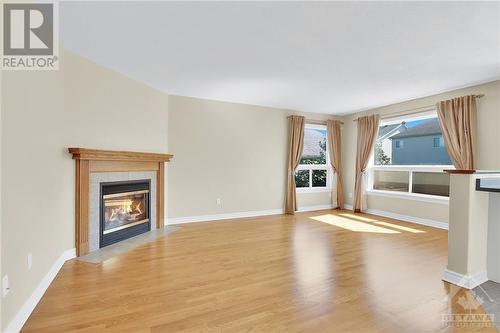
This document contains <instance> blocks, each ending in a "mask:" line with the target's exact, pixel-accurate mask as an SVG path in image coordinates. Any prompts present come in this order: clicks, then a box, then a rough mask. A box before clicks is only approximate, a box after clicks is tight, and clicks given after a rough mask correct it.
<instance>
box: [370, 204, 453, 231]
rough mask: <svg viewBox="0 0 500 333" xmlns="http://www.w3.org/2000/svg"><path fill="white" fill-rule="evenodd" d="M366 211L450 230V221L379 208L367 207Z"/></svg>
mask: <svg viewBox="0 0 500 333" xmlns="http://www.w3.org/2000/svg"><path fill="white" fill-rule="evenodd" d="M366 213H368V214H373V215H378V216H383V217H389V218H391V219H395V220H401V221H405V222H411V223H416V224H420V225H425V226H428V227H434V228H439V229H444V230H448V223H446V222H440V221H435V220H430V219H424V218H421V217H416V216H410V215H402V214H397V213H393V212H386V211H382V210H377V209H367V210H366Z"/></svg>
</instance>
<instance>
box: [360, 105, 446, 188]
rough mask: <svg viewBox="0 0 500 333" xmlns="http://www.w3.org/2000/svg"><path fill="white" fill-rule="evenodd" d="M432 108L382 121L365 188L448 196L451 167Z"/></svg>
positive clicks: (437, 120)
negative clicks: (428, 110) (448, 171)
mask: <svg viewBox="0 0 500 333" xmlns="http://www.w3.org/2000/svg"><path fill="white" fill-rule="evenodd" d="M452 168H453V166H452V163H451V160H450V157H449V156H448V152H447V150H446V147H445V144H444V140H443V135H442V132H441V126H440V124H439V119H438V118H437V114H436V112H435V111H430V112H425V113H420V114H417V115H412V116H406V117H404V116H403V117H397V118H392V119H386V120H383V121H381V123H380V127H379V132H378V136H377V140H376V142H375V148H374V154H373V160H372V161H371V165H370V166H369V169H368V170H369V172H368V175H369V183H368V190H372V191H373V190H374V191H390V192H394V193H405V194H415V195H418V196H420V195H433V196H441V197H447V196H449V186H450V179H449V175H448V174H447V173H445V172H444V171H443V170H444V169H452Z"/></svg>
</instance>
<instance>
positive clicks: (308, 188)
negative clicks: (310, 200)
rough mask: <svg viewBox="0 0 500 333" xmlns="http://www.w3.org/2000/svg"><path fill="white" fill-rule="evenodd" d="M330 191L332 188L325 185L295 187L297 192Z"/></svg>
mask: <svg viewBox="0 0 500 333" xmlns="http://www.w3.org/2000/svg"><path fill="white" fill-rule="evenodd" d="M331 191H332V189H331V188H327V187H299V188H296V189H295V192H297V193H324V192H331Z"/></svg>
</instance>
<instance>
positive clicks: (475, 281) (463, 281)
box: [443, 269, 488, 289]
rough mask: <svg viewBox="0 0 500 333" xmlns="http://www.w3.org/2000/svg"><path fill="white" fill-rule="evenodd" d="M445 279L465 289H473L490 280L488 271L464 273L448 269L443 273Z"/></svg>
mask: <svg viewBox="0 0 500 333" xmlns="http://www.w3.org/2000/svg"><path fill="white" fill-rule="evenodd" d="M443 280H444V281H446V282H449V283H453V284H454V285H457V286H459V287H462V288H465V289H473V288H476V287H477V286H479V285H481V284H483V283H485V282H486V281H488V274H487V272H486V271H482V272H477V273H474V274H470V275H463V274H460V273H457V272H454V271H451V270H449V269H446V270H445V271H444V274H443Z"/></svg>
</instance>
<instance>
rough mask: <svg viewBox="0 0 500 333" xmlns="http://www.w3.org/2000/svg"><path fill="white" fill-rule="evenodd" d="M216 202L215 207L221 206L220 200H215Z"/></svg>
mask: <svg viewBox="0 0 500 333" xmlns="http://www.w3.org/2000/svg"><path fill="white" fill-rule="evenodd" d="M216 201H217V206H220V205H221V200H220V198H217V200H216Z"/></svg>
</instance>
